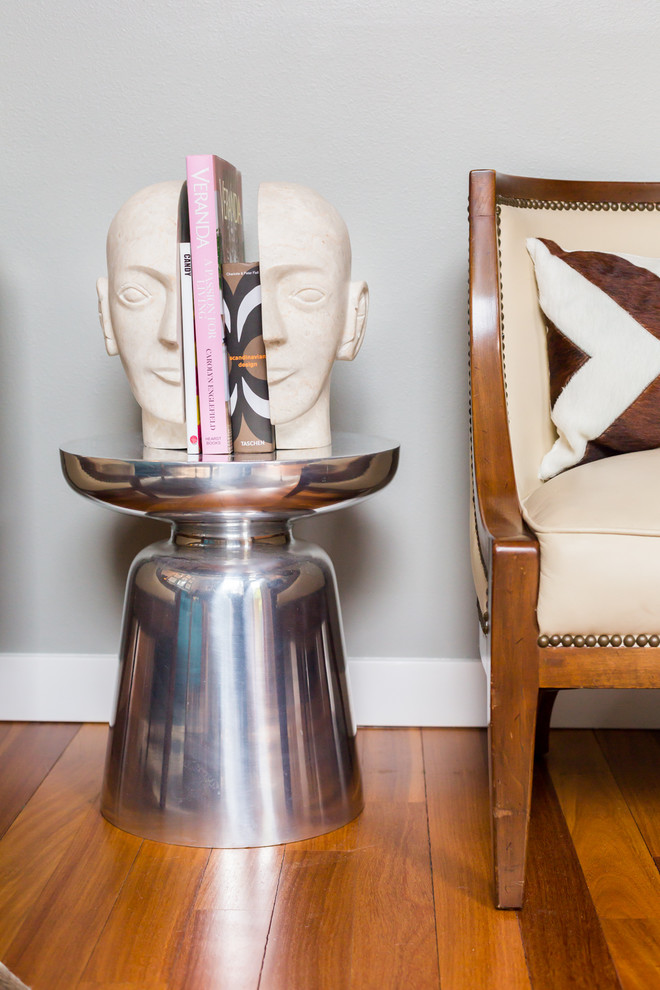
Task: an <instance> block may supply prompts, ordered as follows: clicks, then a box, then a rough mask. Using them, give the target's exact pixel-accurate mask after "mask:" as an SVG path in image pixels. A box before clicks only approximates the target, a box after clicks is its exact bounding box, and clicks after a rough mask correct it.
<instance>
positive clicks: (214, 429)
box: [186, 155, 245, 454]
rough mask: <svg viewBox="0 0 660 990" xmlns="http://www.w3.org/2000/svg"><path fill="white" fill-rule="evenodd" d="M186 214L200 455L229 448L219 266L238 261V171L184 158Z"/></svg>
mask: <svg viewBox="0 0 660 990" xmlns="http://www.w3.org/2000/svg"><path fill="white" fill-rule="evenodd" d="M186 178H187V183H188V212H189V215H190V254H191V257H192V275H193V301H194V310H195V345H196V349H197V379H198V388H199V411H200V422H201V436H200V445H201V448H202V454H229V453H231V450H232V438H231V418H230V414H229V384H228V371H227V349H226V346H225V325H224V316H223V309H222V289H221V286H222V281H221V275H220V266H221V265H222V264H223V263H225V262H234V261H244V260H245V249H244V246H243V203H242V194H241V173H240V172H238V171H237V170H236V169H235V168H234V166H233V165H230V164H229V162H225V161H223V160H222V158H217V157H216V156H215V155H188V157H187V158H186Z"/></svg>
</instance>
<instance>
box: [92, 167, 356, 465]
mask: <svg viewBox="0 0 660 990" xmlns="http://www.w3.org/2000/svg"><path fill="white" fill-rule="evenodd" d="M180 190H181V183H180V182H161V183H159V184H157V185H154V186H149V187H147V188H146V189H142V190H141V191H140V192H138V193H136V194H135V195H134V196H132V197H131V198H130V199H129V200H128V201H127V202H126V203H125V204H124V205H123V206H122V207H121V209H120V210H119V212H118V213H117V215H116V216H115V218H114V219H113V221H112V223H111V225H110V229H109V231H108V240H107V262H108V277H107V278H100V279H99V280H98V282H97V293H98V298H99V315H100V319H101V326H102V328H103V333H104V336H105V344H106V349H107V351H108V354H110V355H116V354H119V356H120V357H121V361H122V364H123V366H124V370H125V371H126V375H127V377H128V381H129V384H130V386H131V389H132V391H133V394H134V396H135V398H136V400H137V402H138V404H139V405H140V407H141V409H142V433H143V440H144V443H145V446H147V447H158V448H164V449H168V448H169V449H172V448H182V447H185V445H186V427H185V422H184V404H183V381H182V374H181V343H180V336H179V333H178V326H177V321H178V291H177V246H176V243H177V216H178V202H179V193H180ZM258 225H259V262H260V267H261V292H262V319H263V336H264V344H265V348H266V362H267V374H268V385H269V390H270V411H271V419H272V422H273V424H274V426H275V435H276V445H277V447H278V448H282V449H301V448H315V447H325V446H327V445H328V444H329V443H330V442H331V436H330V375H331V372H332V366H333V364H334V362H335V360H340V361H342V360H343V361H350V360H352V359H353V358H354V357H355V355H356V354H357V352H358V350H359V349H360V345H361V343H362V338H363V335H364V329H365V324H366V318H367V309H368V300H369V294H368V289H367V286H366V283H364V282H351V278H350V276H351V246H350V241H349V237H348V231H347V229H346V225H345V224H344V221H343V220H342V218H341V217H340V216H339V214H338V213H337V211H336V210H335V209H334V207H332V206H331V205H330V204H329V203H328V202H326V200H324V199H323V198H322V197H321V196H319V195H318V193H315V192H314V191H313V190H312V189H308V188H307V187H305V186H300V185H296V184H293V183H284V182H268V183H264V184H262V185H261V186H260V188H259V206H258Z"/></svg>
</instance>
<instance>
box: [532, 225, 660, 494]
mask: <svg viewBox="0 0 660 990" xmlns="http://www.w3.org/2000/svg"><path fill="white" fill-rule="evenodd" d="M527 250H528V251H529V254H530V255H531V257H532V260H533V261H534V269H535V272H536V282H537V285H538V291H539V303H540V305H541V309H542V310H543V313H544V315H545V321H546V328H547V343H548V362H549V366H550V402H551V406H552V413H551V415H552V421H553V422H554V424H555V426H556V427H557V433H558V439H557V440H556V442H555V444H554V446H553V447H552V449H551V450H550V451H549V452H548V453H547V454H546V455H545V457H544V458H543V461H542V462H541V468H540V471H539V477H540V478H542V479H543V480H544V481H546V480H547V479H548V478H552V477H554V475H556V474H559V472H560V471H564V470H566V468H569V467H574V466H575V465H577V464H583V463H585V462H586V461H592V460H595V459H597V458H599V457H607V456H609V455H611V454H621V453H627V452H628V451H631V450H648V449H650V448H653V447H660V259H659V258H640V257H637V256H635V255H629V254H606V253H605V252H603V251H564V250H562V248H560V247H559V245H557V244H555V243H554V241H550V240H546V239H545V238H530V239H529V240H528V241H527Z"/></svg>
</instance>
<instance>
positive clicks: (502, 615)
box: [470, 171, 660, 907]
mask: <svg viewBox="0 0 660 990" xmlns="http://www.w3.org/2000/svg"><path fill="white" fill-rule="evenodd" d="M528 238H542V239H548V240H550V241H553V242H555V243H556V244H558V245H560V246H561V248H562V249H564V250H565V251H568V252H575V251H592V252H613V253H615V254H619V255H636V256H644V257H647V258H658V259H660V184H652V183H605V182H595V183H591V182H566V181H554V180H545V179H527V178H520V177H515V176H508V175H502V174H500V173H495V172H492V171H480V172H473V173H472V174H471V177H470V341H471V354H470V367H471V413H472V489H473V499H472V526H471V556H472V568H473V574H474V581H475V588H476V591H477V598H478V603H479V612H480V622H481V630H482V635H481V651H482V659H483V661H484V665H485V667H486V669H487V672H488V674H489V678H490V726H489V750H490V771H491V809H492V821H493V842H494V859H495V881H496V899H497V903H498V905H499V906H501V907H518V906H520V904H521V902H522V897H523V886H524V861H525V846H526V834H527V821H528V817H529V806H530V797H531V774H532V759H533V753H534V745H535V734H536V733H538V734H539V736H540V737H541V741H542V742H544V741H545V740H544V738H543V737H545V736H547V726H548V723H549V718H550V712H551V709H552V702H553V701H554V697H555V696H556V693H557V690H558V689H560V688H563V687H631V688H632V687H660V497H659V496H658V492H660V450H657V449H651V450H642V451H636V452H633V453H625V454H619V455H616V456H610V457H605V458H603V459H601V460H594V461H591V462H589V463H582V464H580V465H579V466H576V467H572V468H570V469H569V470H566V471H564V472H563V473H561V474H557V475H556V476H555V477H552V478H550V480H548V481H541V480H540V478H539V470H540V465H541V461H542V460H543V458H544V456H545V455H546V454H547V453H548V451H549V450H550V448H551V447H552V446H553V443H554V442H555V440H556V437H557V434H556V431H555V427H554V425H553V422H552V419H551V392H550V376H549V367H548V355H547V343H546V320H545V318H544V315H543V313H542V311H541V309H540V306H539V301H538V291H537V284H536V278H535V271H534V264H533V262H532V258H531V257H530V253H529V251H528V250H527V247H526V241H527V239H528ZM656 336H657V335H656ZM624 373H625V369H624V370H622V374H624ZM553 401H555V400H554V399H553ZM658 415H659V416H660V409H659V412H658ZM537 715H538V717H537Z"/></svg>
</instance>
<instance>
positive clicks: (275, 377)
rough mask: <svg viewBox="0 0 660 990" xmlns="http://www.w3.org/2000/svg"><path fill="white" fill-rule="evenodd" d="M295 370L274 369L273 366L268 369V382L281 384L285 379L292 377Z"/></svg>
mask: <svg viewBox="0 0 660 990" xmlns="http://www.w3.org/2000/svg"><path fill="white" fill-rule="evenodd" d="M292 374H293V371H273V369H272V368H269V369H268V384H269V385H279V384H280V382H283V381H285V379H287V378H290V377H291V375H292Z"/></svg>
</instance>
